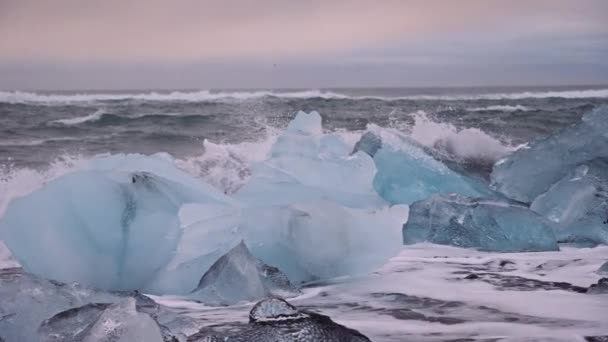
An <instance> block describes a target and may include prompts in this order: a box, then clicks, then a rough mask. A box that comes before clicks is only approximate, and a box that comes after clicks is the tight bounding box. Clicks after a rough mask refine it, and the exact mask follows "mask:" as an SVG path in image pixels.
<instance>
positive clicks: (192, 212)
mask: <svg viewBox="0 0 608 342" xmlns="http://www.w3.org/2000/svg"><path fill="white" fill-rule="evenodd" d="M403 209H404V208H402V207H400V206H397V207H395V208H390V209H389V208H385V209H352V208H346V207H343V206H340V205H338V204H335V203H333V202H328V201H317V202H306V203H294V204H292V205H286V206H266V207H253V208H232V210H231V209H230V208H226V209H225V210H220V209H218V208H207V206H205V205H197V204H190V205H186V206H184V207H183V208H182V210H181V212H180V218H181V219H182V222H183V223H184V224H186V225H187V227H186V228H185V231H186V234H188V233H187V232H192V234H193V235H192V237H191V238H188V239H186V238H184V239H183V240H182V244H181V245H180V247H179V248H178V253H177V255H176V257H177V259H175V260H173V261H172V264H171V265H172V266H173V267H176V268H179V265H181V264H182V263H183V262H185V261H186V260H191V259H194V258H195V257H196V256H197V255H208V254H210V253H214V252H217V251H218V250H221V254H223V253H225V252H226V251H227V250H228V249H229V248H230V246H234V245H235V244H237V243H238V242H239V241H240V240H241V239H243V240H244V241H245V243H246V244H247V246H248V247H249V249H250V251H251V253H252V254H253V255H254V256H255V257H256V258H259V259H260V260H262V261H263V262H264V263H266V264H268V265H273V266H275V267H278V268H279V269H280V270H281V271H283V272H284V273H285V274H287V276H288V277H289V279H290V280H291V281H293V282H295V283H299V282H302V281H310V280H316V279H327V278H332V277H336V276H341V275H349V274H358V273H364V272H369V271H371V270H373V269H374V268H375V267H378V266H380V265H381V264H382V263H384V262H385V261H386V260H387V259H388V258H390V257H391V256H394V255H395V254H396V253H398V250H399V248H400V245H401V244H400V241H399V240H400V227H401V224H402V223H403V221H404V220H405V216H406V215H407V214H406V213H404V210H403ZM211 211H213V212H221V213H222V214H221V215H219V214H218V215H217V216H213V215H210V212H211ZM215 230H220V231H222V232H230V235H226V236H222V242H224V241H229V242H230V244H231V245H228V246H226V245H223V246H221V247H217V246H219V240H218V242H217V243H216V242H213V241H214V240H215V238H214V237H213V234H214V231H215ZM207 234H209V235H207ZM207 236H209V238H207ZM190 241H206V242H205V243H199V244H195V243H190ZM182 257H183V259H181V258H182ZM217 258H218V257H216V258H215V259H213V261H215V260H217ZM199 274H200V273H199ZM192 281H193V280H192V279H191V280H189V282H190V283H189V286H192V287H191V289H192V288H194V287H196V282H197V281H198V279H196V280H194V282H192Z"/></svg>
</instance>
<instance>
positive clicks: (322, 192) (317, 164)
mask: <svg viewBox="0 0 608 342" xmlns="http://www.w3.org/2000/svg"><path fill="white" fill-rule="evenodd" d="M349 152H350V151H349V148H348V145H347V144H345V143H344V142H343V141H342V140H340V138H338V137H337V136H335V135H323V134H322V127H321V117H320V115H319V114H318V113H317V112H311V113H310V114H307V113H304V112H299V113H298V114H297V115H296V117H295V119H294V120H293V121H292V122H291V123H290V124H289V127H288V128H287V130H286V131H285V132H284V133H283V134H282V135H281V136H280V137H279V138H278V139H277V142H276V143H275V144H274V145H273V147H272V150H271V154H270V158H269V159H267V160H265V161H263V162H261V163H258V164H256V165H254V166H253V167H252V177H251V179H250V181H249V182H248V183H247V184H245V185H244V186H243V187H242V188H241V189H239V191H237V193H236V194H235V197H236V198H237V199H239V200H241V201H242V202H244V203H245V204H246V205H248V206H265V205H287V204H290V203H294V202H303V201H315V200H331V201H335V202H337V203H340V204H342V205H345V206H348V207H354V208H366V207H382V206H384V205H385V204H386V203H385V202H384V201H383V200H382V199H381V198H380V197H379V196H378V194H377V193H376V192H375V191H374V189H373V187H372V180H373V178H374V174H375V172H376V168H375V165H374V162H373V160H372V159H371V158H370V157H369V156H368V155H366V154H365V153H362V152H361V153H357V154H355V155H352V156H351V155H349Z"/></svg>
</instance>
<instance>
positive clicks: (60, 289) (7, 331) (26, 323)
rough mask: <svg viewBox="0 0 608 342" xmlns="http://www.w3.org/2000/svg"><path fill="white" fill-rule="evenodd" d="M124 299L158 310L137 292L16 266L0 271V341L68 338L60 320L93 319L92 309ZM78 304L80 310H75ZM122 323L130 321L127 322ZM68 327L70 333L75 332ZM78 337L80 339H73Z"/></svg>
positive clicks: (145, 309)
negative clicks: (97, 287)
mask: <svg viewBox="0 0 608 342" xmlns="http://www.w3.org/2000/svg"><path fill="white" fill-rule="evenodd" d="M124 300H129V301H132V302H133V303H134V305H133V306H136V307H137V310H139V311H141V312H146V313H147V314H153V313H154V314H156V313H158V312H160V311H157V309H158V308H157V307H156V303H154V302H153V301H152V300H151V299H150V298H148V297H145V296H143V295H141V294H138V293H133V292H125V293H108V292H102V291H96V290H93V289H90V288H87V287H83V286H81V285H79V284H63V283H59V282H55V281H50V280H46V279H42V278H39V277H37V276H34V275H32V274H29V273H26V272H24V271H23V270H22V269H19V268H11V269H4V270H0V340H2V339H4V340H5V341H69V336H70V334H69V332H70V331H69V330H70V326H72V325H71V324H70V323H69V322H68V321H67V320H64V319H66V318H68V320H71V321H73V319H69V318H70V317H72V318H82V319H86V318H95V317H96V314H95V312H96V311H97V312H98V313H99V312H101V311H102V310H105V309H106V308H108V307H109V306H110V305H111V304H113V303H120V302H122V301H124ZM92 303H102V304H104V305H93V304H92ZM78 307H82V311H81V310H77V309H75V308H78ZM130 307H132V306H130ZM73 309H74V310H73ZM98 309H101V310H98ZM60 313H63V315H61V314H60ZM53 317H54V319H53ZM60 321H61V322H60ZM63 323H66V324H63ZM73 323H74V322H73ZM89 323H92V322H89ZM123 323H124V324H129V325H130V324H131V323H129V322H127V321H124V322H123ZM134 323H135V322H134ZM66 325H67V326H66ZM88 325H89V324H85V326H88ZM39 327H40V329H39ZM72 328H76V327H75V326H72ZM71 330H72V331H71V332H72V333H73V334H72V335H75V334H76V333H77V332H76V331H74V330H73V329H71ZM62 336H63V337H66V338H62ZM79 336H80V337H82V336H83V335H79ZM82 340H83V338H79V339H76V341H82Z"/></svg>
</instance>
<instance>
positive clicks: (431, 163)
mask: <svg viewBox="0 0 608 342" xmlns="http://www.w3.org/2000/svg"><path fill="white" fill-rule="evenodd" d="M374 161H375V163H376V168H377V169H378V171H377V174H376V176H375V178H374V183H373V184H374V188H375V189H376V191H377V192H378V194H380V196H381V197H382V198H384V199H385V200H387V201H388V202H390V203H393V204H395V203H405V204H411V203H413V202H415V201H418V200H422V199H425V198H427V197H429V196H431V195H433V194H448V193H459V194H461V195H464V196H482V195H486V194H488V193H489V190H488V191H485V190H483V188H480V187H478V186H477V183H476V182H474V181H473V180H471V179H468V178H467V177H465V176H463V175H460V174H458V173H456V172H454V171H452V170H451V169H449V168H448V167H447V166H445V165H444V164H443V163H441V162H440V161H438V160H436V159H434V158H433V157H431V156H430V155H429V154H427V153H426V152H424V150H423V149H422V148H420V147H418V146H416V145H413V144H411V145H408V144H405V143H404V144H403V145H402V147H401V148H400V149H394V148H392V147H390V146H385V147H382V148H381V149H379V150H378V151H377V152H376V154H375V155H374Z"/></svg>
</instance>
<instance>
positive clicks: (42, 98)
mask: <svg viewBox="0 0 608 342" xmlns="http://www.w3.org/2000/svg"><path fill="white" fill-rule="evenodd" d="M265 97H277V98H285V99H308V98H321V99H351V100H360V99H376V100H384V101H395V100H445V101H449V100H463V101H467V100H501V99H512V100H513V99H515V100H516V99H527V98H565V99H575V98H608V88H607V89H586V90H559V91H539V92H534V91H527V92H513V93H488V94H448V95H425V94H420V95H406V96H393V97H390V96H368V95H363V96H351V95H347V94H343V93H338V92H334V91H324V90H300V91H270V90H263V91H234V92H227V91H224V92H221V91H218V92H215V91H208V90H201V91H191V92H180V91H174V92H166V93H163V92H149V93H90V94H86V93H83V94H42V93H33V92H23V91H0V102H4V103H36V104H56V103H60V104H61V103H79V102H80V103H87V102H99V101H128V100H141V101H182V102H214V101H229V100H253V99H260V98H265ZM496 108H498V107H496ZM505 108H506V107H504V108H503V110H504V109H505ZM495 110H500V109H495Z"/></svg>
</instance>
